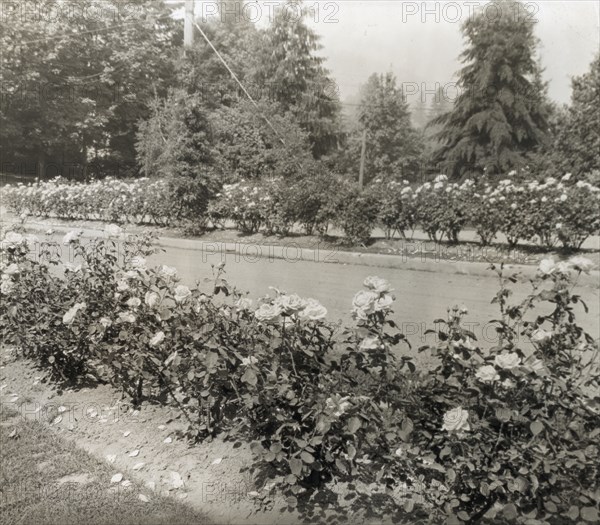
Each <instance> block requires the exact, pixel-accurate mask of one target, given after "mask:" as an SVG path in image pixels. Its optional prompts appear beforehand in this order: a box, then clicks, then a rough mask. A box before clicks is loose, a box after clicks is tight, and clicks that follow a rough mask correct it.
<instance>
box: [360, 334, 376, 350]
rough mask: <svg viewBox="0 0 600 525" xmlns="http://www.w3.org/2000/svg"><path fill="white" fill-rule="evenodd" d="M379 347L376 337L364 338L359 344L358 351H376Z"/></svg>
mask: <svg viewBox="0 0 600 525" xmlns="http://www.w3.org/2000/svg"><path fill="white" fill-rule="evenodd" d="M380 346H381V341H380V340H379V337H377V336H369V337H365V338H364V339H363V340H362V342H361V343H360V346H359V349H360V350H376V349H378V348H379V347H380Z"/></svg>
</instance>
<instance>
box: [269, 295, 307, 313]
mask: <svg viewBox="0 0 600 525" xmlns="http://www.w3.org/2000/svg"><path fill="white" fill-rule="evenodd" d="M273 304H275V305H277V306H279V307H280V308H281V309H282V310H283V311H284V312H285V313H286V314H288V315H291V314H293V313H296V312H298V311H300V310H302V309H303V308H304V307H305V306H306V302H305V301H304V299H302V298H301V297H299V296H298V295H296V294H292V295H280V296H278V297H277V298H276V299H275V301H273Z"/></svg>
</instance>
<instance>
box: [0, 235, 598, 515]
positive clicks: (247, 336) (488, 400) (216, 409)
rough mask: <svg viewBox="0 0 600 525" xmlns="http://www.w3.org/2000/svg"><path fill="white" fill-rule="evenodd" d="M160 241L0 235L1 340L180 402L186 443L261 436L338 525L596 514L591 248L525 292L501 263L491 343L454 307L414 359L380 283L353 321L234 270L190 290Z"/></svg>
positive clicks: (281, 481)
mask: <svg viewBox="0 0 600 525" xmlns="http://www.w3.org/2000/svg"><path fill="white" fill-rule="evenodd" d="M152 240H153V239H152V237H151V236H149V235H148V236H142V237H136V236H125V235H124V234H123V232H122V231H121V229H120V228H119V227H118V226H116V225H111V226H109V227H107V231H106V235H105V237H103V238H97V239H92V240H90V241H89V242H83V241H82V239H81V237H80V233H79V232H70V233H69V234H67V235H66V236H65V238H64V240H63V246H60V245H57V244H56V243H52V242H40V241H39V240H38V239H36V238H34V237H32V236H23V235H22V234H20V233H18V232H14V231H12V232H9V233H7V234H6V236H5V237H4V240H3V241H2V247H1V249H2V276H1V292H2V296H3V298H2V302H1V304H0V321H1V327H2V328H1V330H2V336H3V340H4V341H5V342H6V343H8V344H12V345H14V347H15V348H16V349H17V351H18V352H19V353H20V354H21V355H23V356H26V357H28V358H31V359H34V360H35V361H36V362H37V363H38V364H39V365H40V366H41V367H43V368H46V369H48V370H49V371H50V373H51V375H52V376H53V377H54V378H55V379H57V380H60V381H70V382H77V381H80V380H84V379H85V380H86V381H89V380H90V379H91V378H96V379H98V380H103V381H108V382H110V383H112V384H114V385H115V387H117V388H120V389H122V390H123V391H124V392H126V393H127V394H129V395H130V396H131V397H132V398H133V399H134V401H135V402H136V403H140V402H142V401H143V400H154V401H158V402H162V403H165V404H172V405H174V406H176V407H177V408H178V409H179V410H180V411H181V413H182V414H183V416H184V417H185V418H186V420H187V421H188V423H189V431H188V434H189V436H190V437H191V438H194V439H200V438H203V437H206V436H214V435H217V434H218V435H221V436H222V437H224V438H225V439H232V440H236V441H239V440H247V441H250V442H251V443H252V450H253V453H254V460H253V463H252V465H251V467H250V469H251V471H252V472H253V473H254V475H255V476H256V479H257V480H268V481H269V486H276V487H277V488H278V490H279V491H280V493H282V494H283V495H284V497H285V498H286V502H287V505H288V507H289V508H297V509H298V510H299V511H300V512H301V514H302V515H303V516H304V517H305V518H306V519H308V520H312V521H315V520H320V519H324V517H325V514H324V513H325V509H326V508H327V507H331V506H333V507H334V508H335V510H336V511H337V514H336V516H337V517H338V519H339V520H340V521H341V522H344V521H347V520H348V519H352V521H355V520H357V519H358V518H360V517H361V516H362V517H366V516H365V514H364V513H365V509H369V513H370V516H371V517H375V518H376V519H387V518H391V519H398V520H402V519H403V520H405V521H406V520H409V521H410V522H411V523H426V522H429V523H441V522H444V521H446V522H447V523H463V522H467V523H480V522H482V521H486V520H487V521H494V520H495V522H503V521H504V522H508V523H523V524H545V523H557V524H558V523H593V522H596V521H597V519H598V501H600V498H599V496H600V483H599V481H600V472H599V470H600V469H599V462H598V459H599V446H598V442H599V440H598V437H599V436H600V410H599V401H600V398H599V396H598V392H599V386H600V385H599V370H598V353H599V349H598V343H597V341H594V340H593V339H592V338H591V337H590V336H589V335H588V334H586V333H585V332H584V331H583V330H582V329H581V328H580V327H579V326H578V325H577V324H576V320H575V309H576V308H584V309H585V308H586V307H585V304H583V303H582V300H581V298H580V297H579V296H577V295H575V294H574V293H573V288H574V284H575V279H576V278H577V276H578V275H579V274H580V273H581V272H587V271H589V270H590V269H591V267H592V266H593V264H592V263H591V262H590V261H589V260H587V259H585V258H583V257H574V258H572V259H571V260H570V261H568V262H560V263H555V262H554V261H552V260H550V259H546V260H544V261H542V263H541V264H540V267H539V271H538V275H537V278H536V279H535V280H533V281H532V285H533V289H532V292H531V293H530V294H529V296H528V297H527V298H526V299H525V300H524V301H521V302H520V303H518V304H517V305H511V304H510V303H509V302H508V298H509V296H510V285H511V284H512V283H514V282H516V281H517V278H516V277H515V276H505V275H504V273H503V271H502V268H499V269H495V270H496V271H497V272H498V276H499V280H500V281H499V282H500V290H499V292H498V294H497V295H496V297H495V298H494V299H493V302H495V303H497V304H498V306H499V310H500V314H499V316H498V320H497V321H494V322H495V324H496V325H497V331H498V334H499V342H498V343H497V345H495V346H494V347H492V348H483V347H481V346H480V345H479V343H478V342H477V339H476V336H475V334H473V333H471V332H469V331H468V330H467V329H466V328H465V326H466V324H465V323H464V322H463V319H464V317H465V315H466V314H467V312H466V310H465V309H464V308H461V309H459V308H456V307H455V308H453V309H449V310H448V316H447V318H446V319H440V320H437V321H436V323H437V324H438V325H439V326H441V328H440V329H439V330H438V331H437V333H436V334H435V335H436V344H435V345H427V346H425V347H422V348H419V351H421V352H427V353H429V354H431V355H432V357H433V358H434V359H433V362H434V365H433V366H432V368H431V369H428V370H421V369H419V368H418V367H417V366H416V365H415V363H414V362H413V359H412V358H410V357H408V356H407V355H406V354H405V353H404V352H403V349H404V348H406V346H407V345H408V341H406V339H405V338H404V336H403V334H402V333H400V331H399V330H398V327H397V326H396V324H395V322H394V321H393V320H392V319H391V313H392V309H393V304H394V300H395V298H394V296H393V294H392V292H393V290H392V289H391V286H390V283H388V282H387V281H385V280H383V279H380V278H377V277H369V278H367V279H366V280H365V282H364V290H362V291H359V292H358V293H357V294H356V295H355V297H354V299H353V304H352V316H353V319H354V324H353V325H352V326H348V327H346V328H343V329H341V328H340V326H339V325H338V324H334V323H331V322H329V321H328V320H327V311H326V309H325V308H324V307H323V306H322V305H321V304H320V303H319V302H318V301H316V300H314V299H303V298H300V297H298V296H297V295H293V294H292V295H290V294H287V293H284V292H280V291H277V290H275V292H274V295H272V296H266V297H263V298H262V299H260V301H259V302H258V305H257V306H256V307H255V306H254V305H253V302H252V301H251V300H250V299H249V298H247V297H246V295H244V294H241V293H240V292H239V291H237V290H236V289H235V288H232V287H231V286H230V285H229V284H228V283H227V281H226V280H225V279H224V278H223V268H222V267H216V268H213V271H214V280H213V281H211V282H210V283H209V284H207V285H204V286H203V285H201V284H200V283H197V285H196V286H195V287H193V288H190V287H188V286H185V285H183V284H181V282H180V279H179V277H178V274H177V270H176V269H175V268H171V267H167V266H160V267H155V268H151V267H149V265H148V262H147V257H149V256H151V255H152V254H153V253H154V252H155V249H154V248H153V245H152ZM33 248H35V250H33ZM61 249H65V250H66V249H68V250H69V251H70V252H71V255H72V256H73V258H72V262H67V263H63V262H61V257H60V251H61ZM55 267H57V268H58V270H59V271H56V269H54V268H55ZM538 305H539V306H540V307H541V308H539V309H538ZM548 306H550V308H548ZM542 312H544V313H542ZM340 487H341V490H340ZM263 492H264V491H261V492H260V493H259V492H256V493H254V494H253V495H254V496H255V497H256V498H257V500H258V501H261V502H262V504H264V505H269V504H271V503H272V502H270V500H269V497H270V496H269V491H268V490H267V493H266V494H265V493H263ZM329 518H331V516H329ZM334 521H335V520H334Z"/></svg>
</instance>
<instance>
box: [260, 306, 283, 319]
mask: <svg viewBox="0 0 600 525" xmlns="http://www.w3.org/2000/svg"><path fill="white" fill-rule="evenodd" d="M280 314H281V308H280V307H279V306H277V305H274V304H273V305H271V304H262V305H260V308H259V309H258V310H256V311H255V312H254V317H256V319H258V320H259V321H261V322H269V321H273V320H275V319H277V318H278V317H279V315H280Z"/></svg>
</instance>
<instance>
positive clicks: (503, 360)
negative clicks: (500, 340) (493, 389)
mask: <svg viewBox="0 0 600 525" xmlns="http://www.w3.org/2000/svg"><path fill="white" fill-rule="evenodd" d="M494 364H495V365H496V366H499V367H500V368H505V369H506V370H510V369H511V368H516V367H517V366H519V365H520V364H521V358H520V357H519V356H518V355H517V354H515V353H514V352H509V353H508V354H498V355H497V356H496V357H495V359H494Z"/></svg>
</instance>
